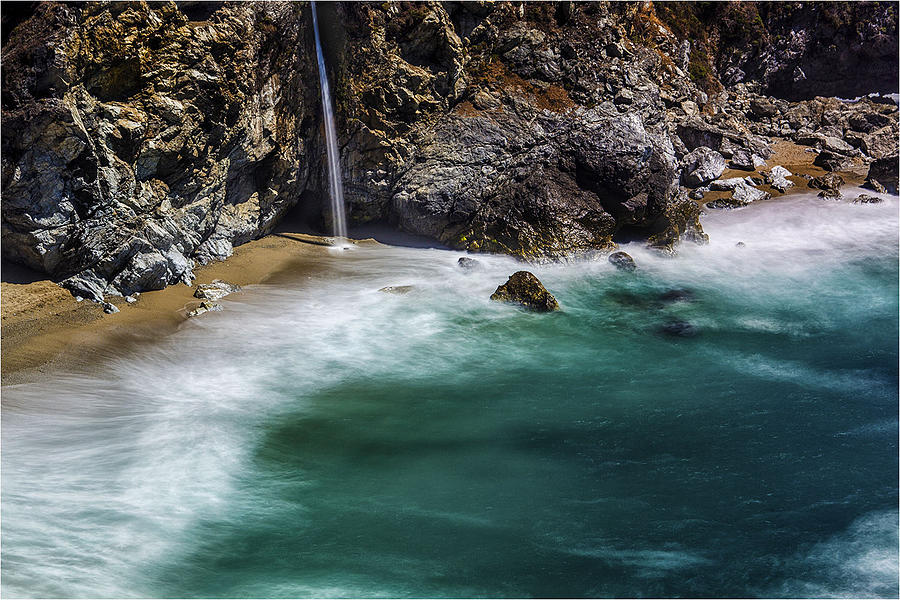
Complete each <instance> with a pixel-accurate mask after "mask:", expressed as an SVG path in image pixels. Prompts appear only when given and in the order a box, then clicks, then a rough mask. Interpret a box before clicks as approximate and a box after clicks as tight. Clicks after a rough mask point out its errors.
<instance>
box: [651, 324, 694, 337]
mask: <svg viewBox="0 0 900 600" xmlns="http://www.w3.org/2000/svg"><path fill="white" fill-rule="evenodd" d="M659 333H660V334H662V335H666V336H669V337H694V336H696V335H698V334H699V333H700V331H699V330H698V329H697V328H696V327H695V326H693V325H691V324H690V323H688V322H687V321H669V322H668V323H666V324H665V325H662V326H661V327H660V328H659Z"/></svg>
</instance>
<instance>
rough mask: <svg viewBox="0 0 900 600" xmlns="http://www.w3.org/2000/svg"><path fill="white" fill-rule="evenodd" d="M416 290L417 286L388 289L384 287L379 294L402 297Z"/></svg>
mask: <svg viewBox="0 0 900 600" xmlns="http://www.w3.org/2000/svg"><path fill="white" fill-rule="evenodd" d="M414 289H415V286H412V285H389V286H387V287H383V288H381V289H380V290H378V291H379V292H384V293H385V294H398V295H400V296H402V295H404V294H408V293H410V292H411V291H413V290H414Z"/></svg>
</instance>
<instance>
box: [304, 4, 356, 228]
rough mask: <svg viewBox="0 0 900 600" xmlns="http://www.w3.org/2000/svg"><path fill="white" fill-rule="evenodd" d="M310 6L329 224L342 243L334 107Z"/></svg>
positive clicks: (341, 192)
mask: <svg viewBox="0 0 900 600" xmlns="http://www.w3.org/2000/svg"><path fill="white" fill-rule="evenodd" d="M310 4H311V6H312V18H313V31H314V32H315V35H316V57H317V59H318V65H319V86H320V87H321V89H322V112H323V114H324V116H325V145H326V147H327V149H328V188H329V190H330V192H331V224H332V235H334V238H335V240H334V245H336V246H338V245H341V244H342V240H343V239H345V238H346V237H347V217H346V215H345V214H344V186H343V184H341V173H340V163H339V162H338V161H339V157H338V149H337V132H336V130H335V127H334V109H333V108H332V105H331V88H329V86H328V73H327V71H326V70H325V55H324V54H323V53H322V42H321V40H320V39H319V20H318V17H317V16H316V3H315V2H314V1H313V2H310Z"/></svg>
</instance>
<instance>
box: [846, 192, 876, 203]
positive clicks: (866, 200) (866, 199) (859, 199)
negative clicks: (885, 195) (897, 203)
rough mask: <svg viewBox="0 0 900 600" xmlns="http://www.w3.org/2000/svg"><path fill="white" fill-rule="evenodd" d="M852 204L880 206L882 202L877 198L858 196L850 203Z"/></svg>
mask: <svg viewBox="0 0 900 600" xmlns="http://www.w3.org/2000/svg"><path fill="white" fill-rule="evenodd" d="M851 202H852V203H853V204H880V203H882V202H884V200H883V199H882V198H879V197H878V196H869V195H868V194H860V195H859V196H857V197H856V198H855V199H854V200H852V201H851Z"/></svg>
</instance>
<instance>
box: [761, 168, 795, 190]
mask: <svg viewBox="0 0 900 600" xmlns="http://www.w3.org/2000/svg"><path fill="white" fill-rule="evenodd" d="M790 176H791V172H790V171H788V170H787V169H785V168H784V167H782V166H781V165H777V166H775V167H772V170H771V171H768V172H767V173H764V177H765V180H766V183H768V184H769V185H771V186H772V187H773V188H775V189H776V190H778V191H779V192H781V193H784V192H786V191H788V190H789V189H790V188H792V187H794V182H793V181H791V180H789V179H788V177H790Z"/></svg>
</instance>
